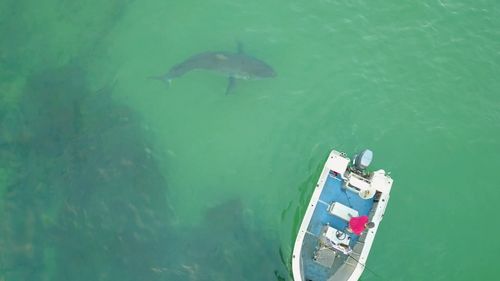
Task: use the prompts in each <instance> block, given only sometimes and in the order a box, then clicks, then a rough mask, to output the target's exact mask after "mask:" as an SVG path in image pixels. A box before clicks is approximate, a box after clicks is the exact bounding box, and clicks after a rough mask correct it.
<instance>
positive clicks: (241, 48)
mask: <svg viewBox="0 0 500 281" xmlns="http://www.w3.org/2000/svg"><path fill="white" fill-rule="evenodd" d="M236 44H237V46H238V54H243V53H244V49H243V43H241V42H240V41H236Z"/></svg>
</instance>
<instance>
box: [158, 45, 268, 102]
mask: <svg viewBox="0 0 500 281" xmlns="http://www.w3.org/2000/svg"><path fill="white" fill-rule="evenodd" d="M193 70H207V71H212V72H215V73H218V74H222V75H224V76H226V77H228V85H227V88H226V95H227V94H229V93H231V92H232V90H233V89H234V86H235V83H236V79H240V80H254V79H264V78H271V77H275V76H276V72H275V71H274V69H273V68H272V67H271V66H270V65H269V64H267V63H265V62H264V61H262V60H260V59H257V58H255V57H252V56H250V55H247V54H245V53H244V51H243V45H242V44H241V43H238V51H237V52H226V51H211V52H203V53H199V54H195V55H193V56H191V57H189V58H187V59H186V60H184V61H183V62H181V63H179V64H176V65H174V66H173V67H172V68H170V69H169V70H168V71H167V73H165V74H163V75H160V76H152V77H150V78H152V79H157V80H161V81H163V82H165V83H166V84H167V85H170V84H171V82H172V80H173V79H175V78H178V77H181V76H183V75H184V74H186V73H188V72H190V71H193Z"/></svg>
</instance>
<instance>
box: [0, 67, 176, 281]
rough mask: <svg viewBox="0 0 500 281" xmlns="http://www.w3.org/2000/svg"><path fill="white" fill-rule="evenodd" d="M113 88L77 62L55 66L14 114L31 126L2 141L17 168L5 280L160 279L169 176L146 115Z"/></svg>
mask: <svg viewBox="0 0 500 281" xmlns="http://www.w3.org/2000/svg"><path fill="white" fill-rule="evenodd" d="M111 91H112V87H107V88H105V89H103V90H102V91H100V92H99V93H97V94H96V93H91V92H90V91H89V90H88V86H87V81H86V78H85V73H84V72H83V71H82V70H81V68H79V67H77V66H74V65H69V66H65V67H62V68H59V69H46V70H44V71H42V72H39V73H36V74H34V75H32V76H31V77H30V78H29V79H28V83H27V86H26V87H25V91H24V95H23V98H22V99H21V103H20V106H19V109H18V110H16V111H15V112H16V113H14V114H10V113H6V115H9V114H10V115H12V116H16V118H11V119H9V120H11V121H12V120H13V119H15V120H16V121H18V123H19V126H20V127H23V128H24V129H23V132H24V131H27V132H28V133H23V134H19V133H11V134H9V136H10V137H9V139H8V141H6V142H5V143H4V145H3V146H2V148H1V153H2V155H3V156H8V159H9V161H7V165H9V164H10V167H6V168H8V169H10V171H11V173H10V177H9V184H8V186H7V190H6V191H5V195H4V198H3V201H4V202H3V204H2V206H3V210H2V222H1V223H0V230H1V241H0V246H1V249H2V251H1V254H0V261H1V265H2V268H1V272H2V274H3V276H1V278H4V279H5V280H118V279H119V280H139V279H147V280H157V279H158V278H159V277H158V275H157V274H156V273H155V272H154V271H152V270H151V267H152V265H154V264H157V263H163V262H165V259H166V257H168V255H166V254H165V253H168V246H169V245H168V243H169V241H171V239H168V236H169V233H170V231H169V227H168V225H169V220H170V214H171V212H170V209H169V207H168V203H167V193H166V180H165V178H164V177H163V175H162V174H161V172H160V169H159V166H158V164H157V163H156V161H155V159H154V156H153V150H152V148H151V147H150V144H149V143H148V141H147V139H146V137H145V130H144V126H142V124H141V122H140V118H139V117H138V116H137V115H136V114H134V112H133V111H131V110H130V109H129V108H127V107H126V106H124V105H121V104H118V103H117V102H115V101H113V100H112V98H111ZM2 127H5V126H2ZM11 127H15V126H11ZM17 136H22V138H21V137H19V138H18V139H16V137H17ZM4 165H5V164H4ZM158 280H159V279H158Z"/></svg>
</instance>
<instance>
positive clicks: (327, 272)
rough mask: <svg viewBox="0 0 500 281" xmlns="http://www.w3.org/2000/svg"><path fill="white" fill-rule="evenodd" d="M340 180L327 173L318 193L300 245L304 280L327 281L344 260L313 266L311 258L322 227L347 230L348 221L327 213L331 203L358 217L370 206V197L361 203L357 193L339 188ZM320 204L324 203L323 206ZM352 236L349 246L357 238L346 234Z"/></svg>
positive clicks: (343, 258) (340, 186) (342, 258)
mask: <svg viewBox="0 0 500 281" xmlns="http://www.w3.org/2000/svg"><path fill="white" fill-rule="evenodd" d="M342 185H343V180H342V178H341V177H340V176H339V175H334V174H333V173H330V174H329V175H328V177H327V180H326V182H325V186H324V188H323V191H322V192H321V195H320V198H319V202H318V203H317V204H316V207H315V209H314V213H313V216H312V218H311V222H310V224H309V227H308V233H307V234H306V236H305V237H304V241H303V246H302V254H301V255H302V261H303V264H304V273H305V278H306V280H313V281H322V280H327V279H328V278H329V277H330V276H332V274H333V273H334V272H335V271H336V270H338V267H339V266H340V265H341V264H342V263H343V262H344V261H345V260H346V259H347V256H343V257H341V258H338V262H336V265H334V266H333V267H332V268H327V267H324V266H322V265H320V264H318V263H316V262H315V261H314V260H313V259H312V256H313V253H314V251H315V250H314V249H315V248H316V247H317V245H318V237H319V236H320V232H321V228H322V227H323V226H324V225H326V224H329V225H330V226H332V227H334V228H336V229H338V230H342V231H344V230H345V229H346V228H347V224H348V223H347V222H346V221H344V220H342V219H340V218H338V217H335V216H333V215H331V214H329V213H328V207H329V205H330V204H332V203H333V202H339V203H341V204H343V205H345V206H348V207H350V208H351V209H354V210H357V211H358V213H359V215H360V216H364V215H368V214H369V213H370V210H371V208H372V207H373V198H372V199H369V200H364V199H362V198H361V197H359V195H358V194H357V193H354V192H352V191H350V190H347V189H345V188H343V187H342ZM322 202H323V203H322ZM347 234H348V235H349V236H350V237H351V242H350V245H349V246H350V247H354V245H355V244H356V242H357V240H358V238H359V237H358V236H357V235H355V234H352V233H347Z"/></svg>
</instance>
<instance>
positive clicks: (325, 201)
mask: <svg viewBox="0 0 500 281" xmlns="http://www.w3.org/2000/svg"><path fill="white" fill-rule="evenodd" d="M372 158H373V153H372V152H371V151H370V150H365V151H363V152H362V153H360V154H358V155H357V156H355V158H354V161H352V163H351V160H350V159H349V158H347V156H346V155H345V154H344V153H341V152H338V151H335V150H333V151H332V152H331V153H330V156H329V157H328V160H327V161H326V163H325V165H324V167H323V171H322V173H321V175H320V178H319V180H318V183H317V185H316V188H315V189H314V192H313V194H312V197H311V200H310V202H309V205H308V208H307V210H306V213H305V215H304V218H303V220H302V224H301V226H300V229H299V232H298V234H297V239H296V241H295V246H294V249H293V254H292V271H293V278H294V280H295V281H337V280H338V281H343V280H349V281H354V280H358V279H359V277H360V276H361V274H362V272H363V270H364V267H365V263H366V259H367V257H368V254H369V252H370V249H371V246H372V243H373V240H374V238H375V234H376V232H377V229H378V226H379V224H380V222H381V221H382V218H383V215H384V211H385V208H386V206H387V202H388V200H389V193H390V190H391V187H392V182H393V180H392V178H391V177H390V176H389V175H388V174H386V173H385V171H384V170H378V171H375V172H368V171H367V167H368V166H369V165H370V163H371V161H372ZM360 216H368V218H369V221H371V222H373V223H374V224H375V226H374V227H373V228H370V229H367V230H366V231H364V232H363V233H361V234H360V235H359V236H358V235H356V234H354V233H351V232H350V231H348V223H349V220H350V219H351V218H353V217H360Z"/></svg>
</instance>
